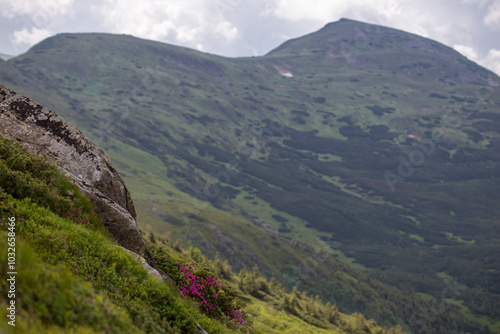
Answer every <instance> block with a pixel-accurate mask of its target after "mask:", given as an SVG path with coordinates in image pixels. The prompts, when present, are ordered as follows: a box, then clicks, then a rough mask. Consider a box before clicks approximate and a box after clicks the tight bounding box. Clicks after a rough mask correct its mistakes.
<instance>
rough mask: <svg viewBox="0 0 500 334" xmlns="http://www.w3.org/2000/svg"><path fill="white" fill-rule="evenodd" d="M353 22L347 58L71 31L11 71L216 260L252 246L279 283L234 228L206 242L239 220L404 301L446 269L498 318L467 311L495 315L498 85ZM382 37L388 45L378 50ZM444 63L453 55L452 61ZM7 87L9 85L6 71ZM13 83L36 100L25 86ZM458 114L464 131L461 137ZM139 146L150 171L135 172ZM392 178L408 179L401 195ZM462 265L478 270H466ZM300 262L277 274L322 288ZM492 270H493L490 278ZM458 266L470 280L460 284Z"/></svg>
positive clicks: (153, 216)
mask: <svg viewBox="0 0 500 334" xmlns="http://www.w3.org/2000/svg"><path fill="white" fill-rule="evenodd" d="M344 23H345V24H343V25H344V26H346V25H347V26H351V27H350V28H346V29H347V33H348V35H347V36H348V38H347V42H344V41H342V40H340V41H338V42H337V44H335V47H336V49H335V50H334V51H335V52H336V55H337V56H336V57H331V56H330V55H329V54H328V52H325V50H327V49H321V50H317V49H315V48H314V47H310V44H314V43H313V42H314V40H312V39H314V38H316V37H318V36H319V35H314V34H312V37H311V35H308V36H309V37H308V38H307V39H306V40H300V41H299V42H300V43H302V45H299V46H301V48H297V50H298V51H297V52H298V53H297V54H294V55H283V54H277V53H274V54H268V56H263V57H255V58H235V59H231V58H223V57H219V56H213V55H207V54H202V53H200V52H197V51H194V50H191V51H188V50H186V49H185V48H176V47H174V46H162V45H160V44H158V43H154V44H151V43H150V42H148V41H141V40H138V39H134V38H129V37H126V36H125V37H124V36H117V37H116V39H117V41H116V43H112V40H113V38H112V37H113V36H107V37H106V36H98V35H63V36H59V37H57V39H56V40H58V41H59V42H58V43H60V45H59V46H58V45H52V46H50V45H49V44H45V46H44V48H32V50H30V52H28V53H27V54H25V55H22V56H20V57H17V58H14V59H12V60H10V61H9V62H8V65H9V66H12V67H13V68H14V69H15V70H17V71H19V72H20V73H21V74H22V75H23V76H26V77H27V78H29V80H28V81H29V82H30V83H31V84H33V83H37V82H38V84H39V85H40V86H42V85H43V86H44V89H46V90H47V91H48V92H51V94H52V95H53V96H52V97H48V96H42V95H43V94H40V99H42V100H43V101H44V104H47V105H49V106H51V105H52V106H53V107H54V108H57V110H60V112H62V113H63V114H64V115H65V116H66V115H67V116H68V118H69V119H71V120H72V121H74V122H75V123H77V124H78V125H79V127H80V128H82V129H84V131H87V134H88V135H89V136H91V137H92V138H94V139H95V140H96V141H98V142H99V145H100V146H101V145H102V146H103V147H104V148H105V149H106V151H107V152H109V154H110V156H112V159H114V160H115V161H119V165H120V166H121V168H123V174H124V175H125V176H124V177H125V179H126V180H129V181H127V183H129V184H132V185H133V186H134V188H135V191H136V193H137V194H138V195H136V196H134V197H135V198H139V200H138V201H136V203H140V204H139V206H140V208H139V209H138V210H140V212H141V214H142V215H143V216H144V217H148V221H150V222H151V224H152V227H151V228H152V229H153V226H154V229H156V230H157V231H165V232H166V231H168V230H171V231H173V232H174V233H177V236H179V237H181V238H182V240H184V242H186V243H189V242H192V243H193V244H194V245H196V246H200V247H201V248H204V249H206V250H207V251H208V252H209V255H211V256H214V255H215V252H216V251H219V252H220V253H221V254H223V255H224V256H225V257H228V258H233V259H237V258H246V259H248V257H247V256H246V255H245V254H244V253H245V252H246V251H242V250H241V249H238V248H232V250H231V251H228V250H227V249H224V247H221V246H220V245H217V242H214V240H217V241H220V240H226V242H225V243H224V245H228V244H230V243H228V242H227V239H230V240H232V241H233V243H235V244H244V245H245V247H244V249H246V250H249V249H251V252H250V253H252V256H253V258H254V259H256V260H258V262H259V264H261V265H263V266H264V267H263V268H262V270H263V271H264V273H267V274H268V275H276V273H277V272H278V271H276V270H277V269H276V268H275V270H274V271H273V269H272V264H269V263H268V261H266V259H265V258H263V257H265V256H271V255H270V254H271V253H272V252H273V251H272V250H269V251H268V252H267V253H265V254H266V255H263V254H262V253H261V254H260V255H259V256H256V255H255V254H257V253H258V252H259V251H261V250H257V249H256V248H254V247H253V246H252V247H250V246H249V245H251V243H250V242H249V241H247V242H248V243H247V244H245V241H244V240H245V238H244V237H243V236H237V232H236V230H235V228H236V226H235V227H233V225H231V224H230V223H227V224H226V227H225V228H226V229H230V230H231V232H229V230H224V229H221V230H220V231H219V232H220V233H219V232H217V231H218V230H217V229H214V228H207V224H208V223H212V224H213V221H214V219H217V218H220V216H218V215H219V214H220V212H226V213H227V215H228V216H227V217H231V216H232V217H234V218H233V220H234V221H238V224H250V225H254V226H256V227H258V228H260V229H262V230H264V231H271V235H273V234H275V235H276V236H279V238H289V239H291V240H294V241H298V242H301V243H303V244H305V245H308V247H313V249H314V248H316V249H319V250H322V251H325V252H327V253H328V254H330V256H338V257H339V258H342V259H344V260H345V261H348V262H349V261H350V262H351V264H353V261H355V262H354V265H358V266H361V267H363V266H364V267H366V266H369V267H370V268H371V269H370V270H371V271H372V273H371V274H370V275H372V277H377V279H381V280H383V281H388V280H390V282H391V284H395V285H398V286H400V287H402V288H403V289H415V290H417V291H419V292H425V293H427V294H429V295H438V294H439V292H440V289H442V288H441V286H442V279H441V278H439V277H440V276H439V273H442V272H446V273H447V274H448V275H450V276H452V277H458V279H459V281H461V282H463V283H465V284H467V285H468V286H469V290H467V291H466V293H464V294H463V295H462V296H463V298H465V299H466V300H467V303H469V304H467V305H469V306H471V305H474V307H473V309H474V310H475V311H474V312H477V313H476V314H490V316H491V317H492V319H494V318H495V316H494V315H493V314H492V312H493V313H494V311H493V310H487V309H486V307H485V306H484V305H483V306H480V305H479V304H474V302H473V299H474V296H476V297H477V296H481V298H487V300H488V301H489V302H488V303H493V300H494V299H495V297H494V296H495V294H496V293H497V292H496V291H498V287H496V285H495V283H494V276H495V273H496V272H497V270H498V269H497V268H496V264H495V261H494V260H491V257H489V256H488V255H487V254H490V253H494V252H495V249H496V248H495V247H496V246H495V241H494V240H496V238H498V236H497V232H496V230H497V227H495V226H496V225H495V223H494V217H495V215H496V214H497V213H496V211H495V209H494V206H493V202H494V199H495V198H496V197H495V195H494V192H492V188H494V185H495V184H497V182H498V166H497V161H498V157H499V156H498V153H497V151H496V148H495V147H497V143H498V132H496V131H495V130H494V129H495V124H496V123H497V121H498V119H497V116H496V115H497V105H498V103H499V101H498V99H497V94H492V93H491V91H492V90H493V91H494V90H495V88H496V86H495V85H494V84H495V82H498V77H496V76H495V75H494V74H492V73H491V72H487V71H484V69H481V68H480V67H476V65H473V63H471V62H469V61H467V60H463V59H462V58H461V59H462V60H463V62H461V61H459V60H457V61H456V62H455V63H453V64H447V63H443V62H439V61H438V60H435V59H434V60H433V59H432V56H429V55H428V52H427V53H426V52H424V51H425V50H424V51H422V50H419V49H413V48H409V49H408V50H406V52H407V53H406V56H405V57H395V56H394V54H393V53H391V50H396V51H398V50H399V49H397V45H395V44H394V43H393V42H391V41H392V38H393V37H394V36H392V35H391V36H392V37H391V36H387V35H385V34H384V33H383V32H384V31H385V30H384V29H379V30H378V32H380V33H374V34H373V33H372V34H371V35H370V33H369V31H368V32H367V33H365V34H366V36H367V37H369V38H371V39H370V40H361V42H356V40H355V38H354V37H355V36H356V33H357V31H356V28H357V30H358V31H361V32H365V30H366V27H370V26H371V25H364V24H360V23H355V22H354V23H353V22H351V21H348V22H344ZM352 25H354V26H352ZM331 27H334V26H333V25H332V26H330V27H329V28H331ZM391 33H392V32H391ZM397 34H402V33H401V32H398V33H397ZM405 36H406V35H405ZM98 37H101V38H102V39H101V40H99V39H98ZM108 37H109V38H108ZM406 37H407V38H410V39H411V38H412V37H411V36H406ZM106 38H108V39H106ZM311 38H312V39H311ZM378 39H380V40H381V41H383V42H384V43H386V44H382V45H383V47H379V48H377V47H376V42H377V41H378ZM104 40H106V41H104ZM370 41H371V42H373V45H374V46H373V48H375V49H374V50H378V51H377V52H371V48H372V46H370V45H369V43H370ZM294 42H295V43H298V42H297V39H295V40H294ZM127 43H129V45H127ZM136 43H138V44H136ZM342 43H345V44H342ZM428 43H430V44H429V45H432V43H435V42H432V41H429V42H428ZM285 44H286V43H285ZM139 45H140V46H139ZM49 46H50V47H49ZM327 47H328V45H327ZM430 47H431V48H433V47H432V46H430ZM342 48H343V50H344V53H342ZM394 48H396V49H394ZM76 50H78V54H77V53H76V52H75V51H76ZM115 50H122V51H123V50H128V51H126V52H128V53H127V54H126V57H125V55H124V53H123V52H121V53H117V52H116V51H115ZM443 50H445V51H446V52H450V57H451V58H450V59H455V58H453V57H456V52H455V51H453V53H451V51H452V50H451V49H449V48H448V49H443ZM35 51H36V52H35ZM314 51H320V52H314ZM398 52H401V50H399V51H398ZM113 53H114V54H113ZM79 54H81V55H82V56H81V57H86V59H83V60H82V61H80V59H79V58H78V55H79ZM396 54H397V53H396ZM422 54H425V57H427V58H425V61H422ZM391 55H392V56H391ZM391 57H394V59H392V58H391ZM55 59H57V60H58V61H57V62H55ZM90 59H92V62H91V63H90V62H89V60H90ZM431 61H432V62H431ZM433 62H435V63H433ZM471 64H472V65H471ZM452 65H453V66H452ZM457 68H458V69H459V70H457ZM471 68H472V69H471ZM0 72H1V71H0ZM461 72H463V73H461ZM475 72H478V73H475ZM116 78H120V80H116ZM207 78H214V81H213V82H211V81H207ZM478 78H484V80H483V81H481V82H480V81H478V80H479V79H478ZM0 80H2V81H9V80H7V78H6V77H5V76H3V73H0ZM495 80H496V81H495ZM11 84H13V85H14V86H19V88H22V87H23V86H24V87H25V88H24V89H25V91H29V90H31V91H33V89H31V88H29V87H28V86H27V84H26V83H23V81H22V80H13V81H11ZM481 90H484V91H483V92H482V94H479V95H478V94H477V92H478V91H479V92H481ZM488 94H489V95H488ZM56 97H58V98H56ZM471 98H472V100H471ZM42 100H41V101H42ZM462 109H465V111H464V110H462ZM457 117H458V120H459V121H460V123H461V124H460V126H458V127H456V126H452V125H453V124H452V123H451V122H450V120H453V118H455V120H456V119H457ZM228 118H230V119H228ZM455 124H456V123H455ZM96 125H97V126H96ZM435 131H442V132H440V133H441V136H440V137H439V142H438V141H437V140H434V144H435V145H436V147H435V150H434V151H433V152H432V154H430V155H425V156H424V158H425V161H424V162H422V164H420V165H419V166H416V167H418V168H414V170H413V171H412V173H409V172H408V170H407V171H406V172H407V173H399V171H398V167H399V166H400V165H401V164H402V160H401V159H403V160H404V161H407V162H409V161H410V160H409V159H410V158H412V157H413V158H412V159H413V160H411V161H413V162H415V161H417V160H415V159H414V158H415V157H417V155H418V153H412V152H415V150H416V149H418V143H419V142H420V141H424V140H433V139H437V137H436V136H433V132H435ZM127 147H129V148H134V150H138V151H137V154H138V156H141V161H147V162H148V163H145V164H144V165H140V164H137V163H136V162H133V160H132V159H131V156H130V153H127V152H130V149H128V148H127ZM139 151H140V153H139ZM134 152H135V151H134ZM417 152H420V151H417ZM421 152H424V153H425V151H421ZM134 154H136V153H134ZM139 154H140V155H139ZM418 157H421V156H418ZM135 161H137V160H135ZM417 163H418V161H417ZM131 166H133V167H131ZM405 166H408V164H406V165H405ZM447 166H453V167H447ZM471 166H473V168H471ZM410 167H412V165H410ZM412 168H413V167H412ZM409 170H410V169H409ZM388 171H389V172H391V173H393V175H395V176H396V177H399V179H397V180H398V182H397V183H396V184H395V192H392V191H391V189H390V187H389V184H388V183H387V180H386V177H384V173H386V172H388ZM403 176H404V177H403ZM148 179H151V180H155V182H152V181H149V180H148ZM465 180H467V181H465ZM402 181H405V182H402ZM153 183H155V184H153ZM172 185H175V186H176V187H175V188H172ZM153 189H155V190H153ZM179 189H180V190H181V191H182V193H179V192H178V191H179ZM485 191H486V192H485ZM169 193H171V194H172V195H168V194H169ZM186 194H189V195H191V197H184V196H187V195H186ZM468 194H474V195H468ZM174 203H175V204H174ZM208 212H210V213H208ZM202 214H205V216H203V215H202ZM207 217H210V218H208V220H207ZM216 217H217V218H216ZM478 217H479V220H478ZM225 219H226V218H225ZM244 222H246V223H244ZM438 222H439V223H438ZM166 226H169V228H167V227H166ZM208 226H209V225H208ZM230 226H231V227H230ZM471 226H474V228H472V227H471ZM219 228H221V227H219ZM176 231H179V232H176ZM181 231H182V232H181ZM200 231H204V233H200ZM273 231H274V232H273ZM276 232H278V233H276ZM255 233H257V232H255ZM259 233H260V232H259ZM203 234H205V235H206V236H208V237H206V236H204V235H203ZM221 234H222V236H221ZM235 240H238V242H235ZM270 244H272V242H270ZM260 246H261V247H262V246H263V245H260ZM462 253H467V254H469V256H467V257H465V258H459V257H458V256H457V254H462ZM273 256H275V255H273ZM293 258H295V257H293ZM488 258H489V259H490V260H488ZM458 259H460V260H459V261H458ZM245 261H251V260H245ZM245 261H242V262H241V264H239V265H241V266H243V265H245V263H247V262H245ZM457 261H458V262H457ZM460 261H464V263H465V264H463V263H459V262H460ZM488 261H489V262H488ZM300 262H301V261H300V260H299V263H296V264H294V265H290V266H289V267H288V269H287V270H286V271H283V270H284V269H283V268H282V269H281V270H282V273H286V274H282V276H283V277H284V280H285V281H286V280H297V279H299V281H300V280H302V281H301V282H302V285H299V286H302V288H304V289H305V288H308V287H309V288H310V286H311V284H314V283H312V282H311V278H309V279H307V278H306V276H307V275H306V274H305V273H307V272H308V269H307V268H308V267H307V266H304V265H303V264H302V263H300ZM486 262H488V263H489V265H488V266H489V267H487V268H489V269H491V270H493V271H488V270H489V269H485V267H481V266H482V264H481V263H486ZM317 264H318V265H319V262H317ZM464 266H470V267H471V268H474V269H473V270H471V271H470V272H463V270H461V268H463V267H464ZM314 270H319V269H317V268H315V269H314ZM271 273H272V274H271ZM388 276H389V277H391V278H390V279H389V278H388ZM304 279H305V280H306V281H307V283H303V282H304ZM322 284H323V283H322ZM325 284H326V283H325ZM475 284H479V286H481V287H482V288H484V289H488V290H491V291H486V292H481V291H479V290H476V289H474V288H473V287H474V286H475ZM315 289H318V291H322V292H324V293H327V291H328V288H326V285H323V286H322V287H320V286H319V285H317V286H316V287H315ZM340 296H341V293H339V292H337V291H336V292H334V293H333V295H331V296H330V297H325V298H336V299H341V298H340ZM343 303H344V304H343V306H342V305H341V306H342V307H352V306H348V304H349V303H348V302H346V301H343ZM470 303H473V304H470ZM490 305H494V303H493V304H490ZM370 308H371V309H372V310H374V308H373V306H371V307H370ZM352 310H355V308H353V309H352ZM400 317H401V315H400ZM386 318H387V317H386ZM404 318H405V319H404V321H406V322H408V321H409V319H408V317H407V316H406V317H404Z"/></svg>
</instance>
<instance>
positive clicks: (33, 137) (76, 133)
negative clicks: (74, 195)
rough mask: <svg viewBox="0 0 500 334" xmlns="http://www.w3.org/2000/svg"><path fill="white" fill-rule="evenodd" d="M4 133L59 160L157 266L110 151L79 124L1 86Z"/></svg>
mask: <svg viewBox="0 0 500 334" xmlns="http://www.w3.org/2000/svg"><path fill="white" fill-rule="evenodd" d="M0 135H2V136H4V137H7V138H11V139H14V140H17V141H18V142H20V144H21V145H23V146H24V147H25V148H26V150H27V151H28V152H30V153H33V154H36V155H43V156H46V157H47V158H48V160H49V161H51V162H53V163H55V164H56V165H57V166H58V167H59V169H61V170H62V171H63V172H64V173H65V175H66V176H67V177H68V178H70V179H71V180H72V181H73V182H74V183H75V184H76V185H77V186H78V187H79V188H80V189H81V190H82V191H83V192H84V194H85V195H86V196H87V197H88V198H89V199H90V201H91V202H92V205H93V208H94V211H95V213H96V215H97V216H98V217H99V218H100V220H101V222H102V224H103V225H104V226H105V227H106V228H107V230H108V231H109V232H110V234H111V235H112V236H113V237H115V238H116V240H117V242H118V243H119V244H120V245H121V246H123V247H124V248H126V249H129V250H131V251H133V252H134V253H137V254H140V255H141V256H143V257H145V258H146V260H148V262H150V264H152V265H153V266H156V265H155V264H154V260H152V258H151V256H150V255H149V252H148V251H147V248H146V243H145V241H144V239H143V237H142V235H141V233H140V232H139V229H138V227H137V222H136V220H135V218H136V212H135V209H134V205H133V202H132V200H131V197H130V193H129V191H128V189H127V187H126V185H125V182H124V181H123V179H122V177H121V176H120V174H119V173H118V172H117V171H116V169H115V168H114V167H113V165H112V164H111V161H110V159H109V157H108V156H107V155H106V153H104V151H102V150H101V149H100V148H99V147H97V146H96V145H95V144H94V143H92V142H91V141H90V140H89V139H88V138H87V137H85V135H84V134H83V133H82V132H81V131H80V130H79V129H78V128H77V127H76V126H75V125H73V124H71V123H70V122H68V121H66V120H64V119H63V118H62V117H60V116H59V115H57V114H56V113H55V112H53V111H52V110H50V109H48V108H45V107H43V106H41V105H40V104H38V103H36V102H35V101H33V100H31V99H29V98H27V97H25V96H22V95H20V94H17V93H16V92H14V91H12V90H10V89H8V88H6V87H5V86H3V85H1V84H0Z"/></svg>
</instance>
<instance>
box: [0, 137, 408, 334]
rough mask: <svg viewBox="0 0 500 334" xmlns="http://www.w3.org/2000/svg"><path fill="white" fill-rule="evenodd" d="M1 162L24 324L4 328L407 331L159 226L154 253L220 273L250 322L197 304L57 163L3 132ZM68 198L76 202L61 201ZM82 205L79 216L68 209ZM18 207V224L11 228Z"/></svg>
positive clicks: (1, 191) (0, 193) (225, 291)
mask: <svg viewBox="0 0 500 334" xmlns="http://www.w3.org/2000/svg"><path fill="white" fill-rule="evenodd" d="M0 166H1V168H2V173H1V174H0V175H1V176H2V178H1V179H0V219H1V220H0V221H1V225H0V236H1V238H0V247H1V248H0V249H2V252H1V255H2V256H1V260H0V269H1V270H2V272H3V273H6V272H8V271H11V270H10V268H9V267H8V263H7V249H8V247H12V245H9V246H8V245H7V240H8V239H7V236H8V234H9V236H12V233H15V235H16V244H15V249H16V261H15V262H16V268H17V272H18V275H17V276H16V297H15V299H12V297H9V298H11V299H12V300H15V306H16V320H15V324H16V326H15V327H11V326H9V325H7V324H6V321H2V323H1V324H0V329H1V330H2V333H3V330H6V331H7V332H9V333H33V334H35V333H36V334H39V333H62V332H64V333H154V334H157V333H195V332H196V323H200V324H201V325H202V326H203V328H204V329H205V330H206V331H207V332H208V333H262V331H261V330H255V329H254V328H253V326H252V322H253V321H252V318H255V320H256V321H255V322H256V324H258V325H262V327H264V328H265V329H266V332H267V333H285V332H294V333H296V332H297V331H298V332H301V333H324V332H326V329H328V330H333V331H335V332H337V331H338V332H341V333H359V331H362V332H363V333H388V334H398V333H402V331H401V329H400V328H393V329H390V330H385V329H382V328H381V327H379V326H377V324H376V323H375V322H374V321H373V320H367V319H366V318H365V317H364V316H363V315H361V314H356V315H354V316H349V315H345V314H342V313H340V312H339V311H338V309H337V308H336V307H335V306H332V305H331V304H324V303H323V302H322V301H321V300H319V298H318V297H316V298H312V297H310V296H307V295H306V294H304V293H302V294H300V293H298V291H296V290H294V292H293V293H292V294H288V293H286V292H285V289H284V288H283V287H282V285H281V284H279V283H278V282H277V281H276V280H274V281H271V282H268V281H267V280H266V279H265V278H263V277H262V276H261V275H260V273H259V272H258V269H254V270H253V271H248V270H246V268H245V269H244V270H242V271H241V272H240V274H239V276H235V275H234V274H233V272H232V271H231V267H230V265H229V263H228V262H227V261H222V260H221V258H220V256H218V257H216V258H215V260H214V261H209V260H207V258H206V257H205V256H203V255H202V253H201V252H200V250H199V249H197V248H190V249H189V251H184V250H182V249H180V248H179V246H178V245H175V244H174V243H173V242H172V241H171V240H168V239H164V238H155V237H154V235H151V241H152V243H150V244H149V249H150V250H151V253H152V254H153V257H154V258H155V260H156V261H157V263H158V265H159V266H160V267H161V268H162V269H163V270H164V271H165V272H167V273H168V275H169V276H170V277H172V278H173V279H174V280H175V281H178V280H180V279H181V276H182V271H181V270H182V268H181V270H179V268H180V266H181V264H183V263H190V264H193V265H195V266H196V267H197V268H198V271H197V272H196V274H197V275H199V276H203V277H210V278H211V279H216V280H218V277H221V279H219V280H220V281H221V282H222V284H221V285H220V288H221V291H219V298H218V302H217V304H218V307H220V308H221V309H222V310H223V311H226V310H227V312H228V313H229V314H231V313H235V314H237V315H239V314H241V315H242V319H244V323H243V321H242V322H241V323H239V322H238V323H236V324H235V323H234V321H233V318H232V317H231V316H227V317H221V316H220V315H219V314H215V315H214V314H209V312H200V310H199V309H198V307H197V306H196V304H194V303H193V302H191V301H190V300H189V299H188V298H186V299H183V298H182V297H181V295H180V293H179V292H178V291H177V290H176V289H175V288H173V287H172V286H170V285H167V284H166V283H162V282H160V281H158V280H157V279H155V278H153V277H152V276H149V275H148V273H147V272H146V270H145V269H144V268H142V267H141V265H140V264H139V262H138V261H136V260H135V259H134V257H133V256H132V255H131V254H130V253H128V252H127V251H126V250H124V249H123V248H121V247H119V246H117V245H116V243H115V242H114V241H113V240H112V239H111V238H110V237H109V236H108V235H107V234H106V233H105V232H104V231H103V229H102V228H101V226H100V222H99V221H98V220H97V218H96V217H95V215H94V214H93V212H92V208H91V207H90V205H89V204H88V200H87V198H85V197H83V196H82V195H81V194H80V192H79V190H78V188H77V187H76V186H73V185H72V184H71V183H70V182H69V181H68V180H67V179H66V178H65V177H64V176H63V175H62V174H61V173H60V172H58V171H57V169H56V168H55V166H54V165H52V164H50V163H47V162H46V161H45V159H43V158H36V157H33V156H31V155H29V154H27V153H25V152H24V150H23V149H22V148H21V147H20V146H19V145H18V144H14V143H13V142H12V141H10V140H6V139H4V138H2V137H0ZM14 189H16V190H15V191H14ZM47 193H48V194H47ZM68 201H70V202H71V204H70V205H66V206H63V205H60V203H67V202H68ZM54 203H59V205H56V204H54ZM75 212H78V217H80V219H78V220H77V219H73V218H63V217H71V216H73V214H74V213H75ZM12 217H14V218H15V220H16V227H15V229H12V228H9V226H10V225H9V222H10V221H12ZM90 222H92V223H93V224H90ZM156 239H158V241H156ZM7 290H8V284H7V281H6V280H5V279H2V281H1V282H0V294H1V296H2V299H0V306H1V310H2V311H1V312H0V314H2V317H3V318H4V319H5V318H6V315H7V311H6V306H7V305H8V304H7V301H6V298H5V297H6V296H7ZM9 293H10V292H9ZM247 293H248V294H249V295H247ZM9 300H10V299H9ZM243 300H244V301H245V302H247V303H248V305H249V307H248V311H247V312H249V313H246V312H245V310H244V309H245V307H246V304H245V302H243ZM203 313H205V314H203ZM207 315H209V316H207ZM216 315H219V317H221V318H219V317H216ZM217 319H219V320H217Z"/></svg>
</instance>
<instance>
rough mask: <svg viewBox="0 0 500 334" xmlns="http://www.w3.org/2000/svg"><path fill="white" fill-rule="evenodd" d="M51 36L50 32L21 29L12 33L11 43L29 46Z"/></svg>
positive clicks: (36, 29)
mask: <svg viewBox="0 0 500 334" xmlns="http://www.w3.org/2000/svg"><path fill="white" fill-rule="evenodd" d="M50 36H52V32H51V31H50V30H47V29H38V28H23V29H21V30H16V31H14V33H13V42H14V43H15V44H17V45H22V44H27V45H29V46H32V45H35V44H36V43H38V42H40V41H42V40H44V39H46V38H48V37H50Z"/></svg>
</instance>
